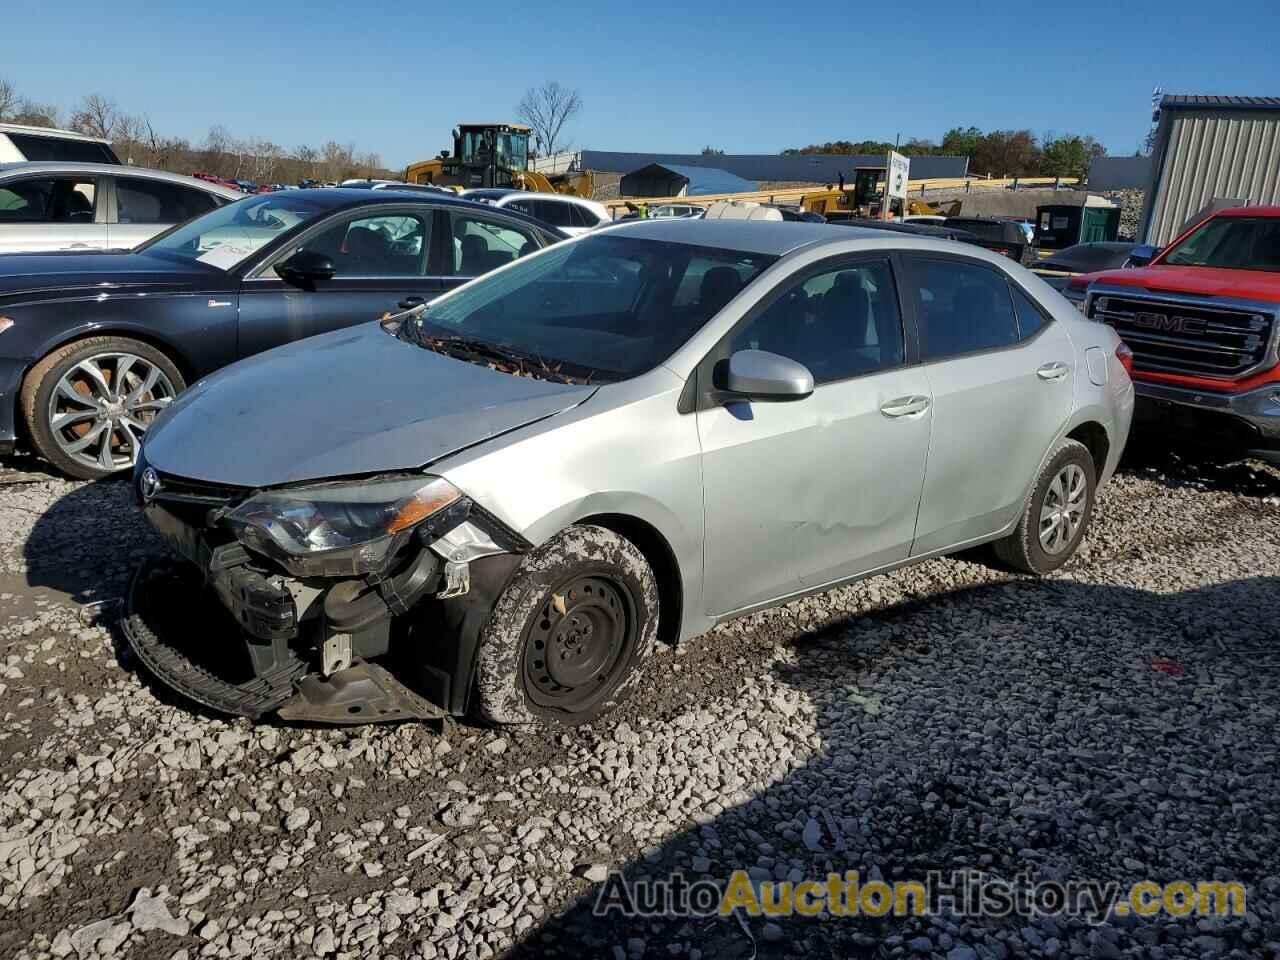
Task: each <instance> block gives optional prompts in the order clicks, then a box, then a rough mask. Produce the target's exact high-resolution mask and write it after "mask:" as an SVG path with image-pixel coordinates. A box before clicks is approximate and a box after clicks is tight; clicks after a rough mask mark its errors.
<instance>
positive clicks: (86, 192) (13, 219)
mask: <svg viewBox="0 0 1280 960" xmlns="http://www.w3.org/2000/svg"><path fill="white" fill-rule="evenodd" d="M97 192H98V191H97V188H96V184H95V182H94V181H93V180H76V179H59V178H33V179H30V180H19V181H16V182H15V181H9V182H8V183H6V184H3V185H0V223H93V218H94V212H95V209H96V207H95V204H96V201H97Z"/></svg>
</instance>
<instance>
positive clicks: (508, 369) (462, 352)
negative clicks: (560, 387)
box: [401, 323, 598, 383]
mask: <svg viewBox="0 0 1280 960" xmlns="http://www.w3.org/2000/svg"><path fill="white" fill-rule="evenodd" d="M401 330H402V331H404V332H406V333H407V334H408V339H410V340H412V341H413V342H414V343H416V344H417V345H418V346H420V347H426V348H427V349H428V350H434V351H435V352H436V353H443V354H445V355H446V356H450V357H455V358H456V359H458V360H467V361H470V362H472V363H483V364H484V365H485V366H487V367H489V368H490V369H492V370H497V371H498V372H499V373H507V374H510V375H512V376H516V377H530V378H532V379H534V380H555V381H557V382H559V383H591V381H592V377H594V376H596V375H597V373H598V371H596V370H593V369H591V368H590V367H580V366H578V365H577V364H566V363H564V362H563V361H559V360H545V359H543V358H542V357H541V356H539V355H537V354H536V353H529V352H526V351H523V350H518V349H516V348H514V347H508V346H504V345H503V344H500V343H493V342H491V341H489V340H481V339H479V338H476V337H465V336H459V335H456V334H443V335H442V334H432V333H427V332H426V331H425V330H424V329H423V328H422V326H421V325H420V324H415V323H408V324H405V325H404V326H403V327H402V328H401ZM566 367H572V368H573V370H574V372H572V373H571V372H569V370H567V369H566Z"/></svg>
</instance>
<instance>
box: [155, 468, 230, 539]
mask: <svg viewBox="0 0 1280 960" xmlns="http://www.w3.org/2000/svg"><path fill="white" fill-rule="evenodd" d="M157 473H158V474H159V477H160V490H159V492H158V493H156V495H155V497H154V502H156V503H158V504H162V505H163V506H164V507H165V508H166V509H167V510H169V511H170V512H171V513H173V514H174V515H175V516H177V517H179V518H180V519H182V520H183V521H184V522H186V523H188V524H190V525H191V526H193V527H197V528H199V527H205V526H208V517H209V512H210V511H211V510H216V509H218V508H220V507H226V506H232V505H234V504H237V503H239V502H240V501H241V500H243V499H244V498H245V497H246V496H247V495H248V494H249V493H250V491H249V490H248V489H246V488H245V487H232V486H226V485H224V484H216V483H203V482H201V481H199V480H189V479H187V478H186V477H178V476H174V475H173V474H171V473H159V471H157Z"/></svg>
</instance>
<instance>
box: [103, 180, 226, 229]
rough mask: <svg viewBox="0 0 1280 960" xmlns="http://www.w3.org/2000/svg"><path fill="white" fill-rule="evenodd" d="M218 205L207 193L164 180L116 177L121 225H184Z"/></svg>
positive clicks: (118, 217) (117, 213)
mask: <svg viewBox="0 0 1280 960" xmlns="http://www.w3.org/2000/svg"><path fill="white" fill-rule="evenodd" d="M216 206H217V201H215V200H214V199H213V197H212V196H211V195H210V194H207V193H205V192H204V191H203V190H196V189H195V188H193V187H184V186H182V185H181V184H177V183H165V182H164V181H162V180H143V179H141V178H133V177H117V178H116V220H117V221H118V222H119V223H182V222H183V221H184V220H190V219H191V218H192V217H196V216H199V215H200V214H202V213H208V212H209V211H210V210H212V209H213V208H214V207H216Z"/></svg>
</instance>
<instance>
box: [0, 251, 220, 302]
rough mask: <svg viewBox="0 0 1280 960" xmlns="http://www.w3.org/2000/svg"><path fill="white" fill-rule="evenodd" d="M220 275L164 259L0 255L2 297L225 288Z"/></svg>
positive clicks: (115, 255) (131, 255)
mask: <svg viewBox="0 0 1280 960" xmlns="http://www.w3.org/2000/svg"><path fill="white" fill-rule="evenodd" d="M222 280H223V277H222V275H221V271H218V270H214V269H213V268H211V267H205V266H200V265H192V264H187V263H177V262H174V261H171V260H165V259H162V258H161V257H149V256H144V255H142V254H137V253H131V252H129V251H123V252H120V253H80V252H78V251H75V250H65V251H58V252H55V253H7V254H3V255H0V297H3V298H4V299H5V300H14V299H30V298H33V297H34V298H38V299H43V298H46V297H54V296H67V295H76V294H83V292H84V291H85V290H87V289H92V290H95V291H98V292H103V291H121V290H124V291H135V292H136V291H139V290H144V289H146V290H152V289H157V288H164V289H180V288H192V287H197V286H208V285H210V284H213V285H219V286H220V285H222V283H221V281H222Z"/></svg>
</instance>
